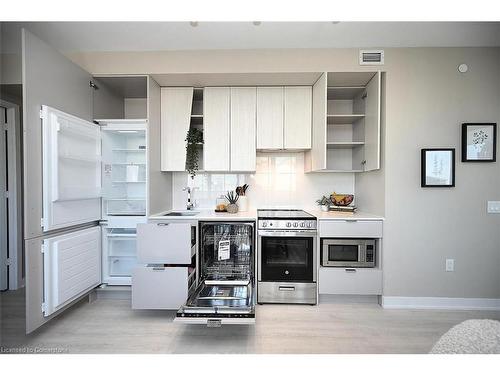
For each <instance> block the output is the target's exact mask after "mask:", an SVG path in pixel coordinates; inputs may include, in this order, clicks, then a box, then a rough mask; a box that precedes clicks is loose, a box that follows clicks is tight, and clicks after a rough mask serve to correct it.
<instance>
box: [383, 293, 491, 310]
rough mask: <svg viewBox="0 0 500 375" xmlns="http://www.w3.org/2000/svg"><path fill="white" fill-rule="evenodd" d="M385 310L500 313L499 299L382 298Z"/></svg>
mask: <svg viewBox="0 0 500 375" xmlns="http://www.w3.org/2000/svg"><path fill="white" fill-rule="evenodd" d="M382 307H383V308H384V309H434V310H495V311H500V299H497V298H447V297H391V296H383V297H382Z"/></svg>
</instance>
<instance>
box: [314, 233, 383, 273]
mask: <svg viewBox="0 0 500 375" xmlns="http://www.w3.org/2000/svg"><path fill="white" fill-rule="evenodd" d="M375 246H376V242H375V240H374V239H363V238H353V239H349V238H342V239H341V238H324V239H322V240H321V249H322V250H321V265H322V266H323V267H352V268H355V267H366V268H368V267H375V254H376V247H375Z"/></svg>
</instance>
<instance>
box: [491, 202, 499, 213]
mask: <svg viewBox="0 0 500 375" xmlns="http://www.w3.org/2000/svg"><path fill="white" fill-rule="evenodd" d="M488 213H489V214H500V201H488Z"/></svg>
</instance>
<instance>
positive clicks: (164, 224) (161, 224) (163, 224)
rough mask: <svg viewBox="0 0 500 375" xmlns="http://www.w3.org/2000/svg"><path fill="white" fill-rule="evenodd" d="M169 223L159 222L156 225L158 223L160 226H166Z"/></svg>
mask: <svg viewBox="0 0 500 375" xmlns="http://www.w3.org/2000/svg"><path fill="white" fill-rule="evenodd" d="M168 224H169V223H158V224H156V225H158V226H159V227H166V226H167V225H168Z"/></svg>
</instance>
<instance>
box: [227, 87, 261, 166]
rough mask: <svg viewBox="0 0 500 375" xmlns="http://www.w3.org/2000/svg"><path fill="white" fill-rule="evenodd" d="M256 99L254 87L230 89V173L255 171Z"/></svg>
mask: <svg viewBox="0 0 500 375" xmlns="http://www.w3.org/2000/svg"><path fill="white" fill-rule="evenodd" d="M256 99H257V98H256V88H255V87H232V88H231V138H230V139H231V144H230V150H231V164H230V166H231V171H238V172H246V171H248V172H251V171H255V165H256V156H257V155H256V145H255V137H256V134H255V132H256Z"/></svg>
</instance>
